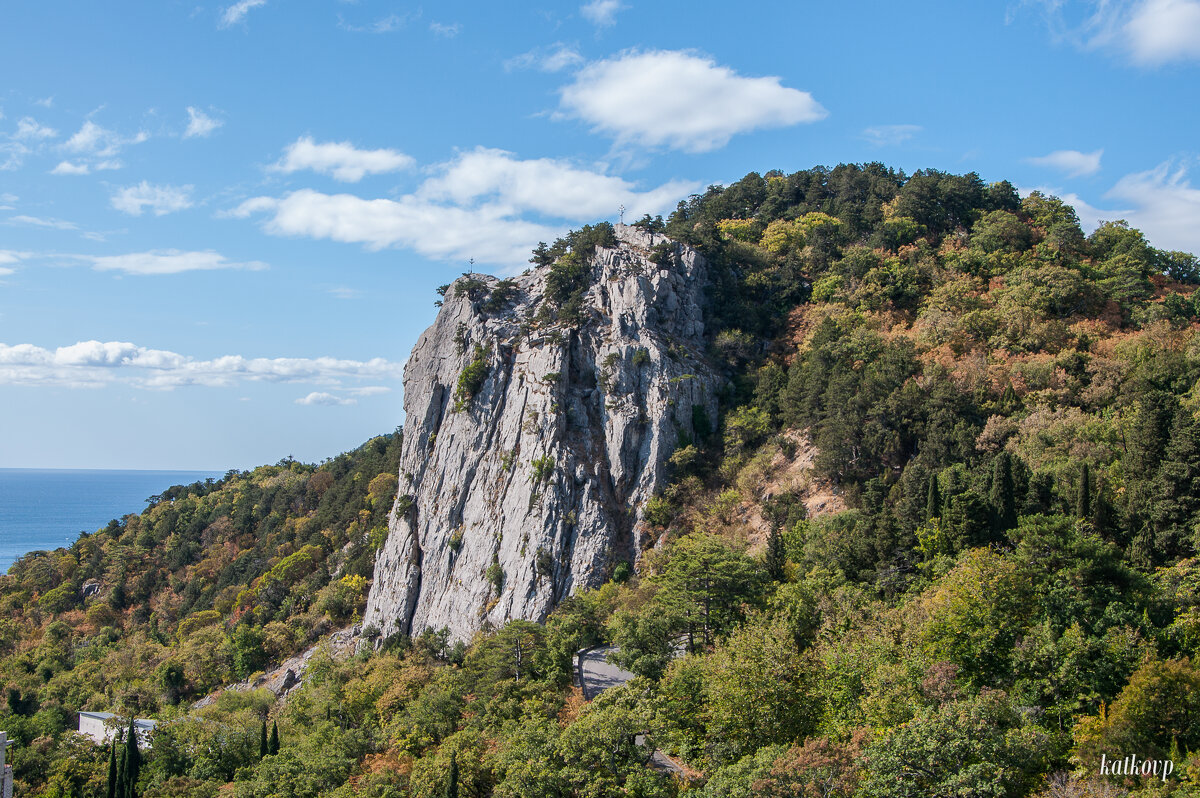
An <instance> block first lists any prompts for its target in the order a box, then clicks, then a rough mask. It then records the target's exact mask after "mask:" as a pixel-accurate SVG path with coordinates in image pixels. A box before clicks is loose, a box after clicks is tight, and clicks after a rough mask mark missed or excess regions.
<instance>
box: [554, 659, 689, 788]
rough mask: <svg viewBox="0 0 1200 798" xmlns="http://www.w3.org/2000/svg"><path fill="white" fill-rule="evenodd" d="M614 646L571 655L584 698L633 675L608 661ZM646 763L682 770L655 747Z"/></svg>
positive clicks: (640, 740) (642, 737)
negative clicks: (573, 657)
mask: <svg viewBox="0 0 1200 798" xmlns="http://www.w3.org/2000/svg"><path fill="white" fill-rule="evenodd" d="M616 650H617V648H616V646H599V647H597V648H585V649H584V650H583V651H580V652H579V653H578V654H576V655H575V668H576V677H577V678H578V680H579V689H580V690H582V691H583V698H584V700H585V701H591V700H592V699H594V698H595V697H596V696H598V695H600V694H601V693H603V692H604V691H605V690H607V689H608V688H610V687H620V686H621V685H623V684H625V682H627V681H629V680H630V679H632V678H634V677H635V676H636V675H637V674H635V673H630V672H629V671H627V670H625V669H624V668H618V667H617V666H616V665H613V664H612V663H611V662H609V661H608V655H609V654H611V653H613V652H614V651H616ZM634 742H635V743H637V744H638V745H642V744H644V742H645V735H641V734H639V735H638V736H637V739H636V740H635V741H634ZM649 765H650V767H652V768H654V769H655V770H659V771H662V772H664V773H680V774H682V773H683V768H682V767H680V765H679V764H678V763H677V762H675V760H673V759H671V758H670V757H669V756H667V755H666V754H664V753H663V752H662V751H659V750H657V749H656V750H655V751H654V753H653V754H651V755H650V762H649Z"/></svg>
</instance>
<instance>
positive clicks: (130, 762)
mask: <svg viewBox="0 0 1200 798" xmlns="http://www.w3.org/2000/svg"><path fill="white" fill-rule="evenodd" d="M124 771H125V795H124V796H122V798H137V795H138V793H137V786H138V776H139V775H141V771H142V752H141V749H139V748H138V735H137V726H135V725H134V719H133V718H132V717H131V718H130V719H129V729H128V731H126V733H125V767H124Z"/></svg>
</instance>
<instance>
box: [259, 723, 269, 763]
mask: <svg viewBox="0 0 1200 798" xmlns="http://www.w3.org/2000/svg"><path fill="white" fill-rule="evenodd" d="M259 732H260V733H259V735H258V758H259V759H262V758H263V757H264V756H266V755H267V754H268V753H270V749H269V748H268V747H267V722H266V721H265V720H264V721H263V722H262V729H260V730H259Z"/></svg>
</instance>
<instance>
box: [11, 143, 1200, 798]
mask: <svg viewBox="0 0 1200 798" xmlns="http://www.w3.org/2000/svg"><path fill="white" fill-rule="evenodd" d="M638 224H639V225H641V226H643V227H646V228H648V229H651V230H654V231H655V232H665V233H666V234H667V235H668V236H670V238H671V239H672V240H673V241H677V242H684V243H687V244H690V245H692V246H694V247H696V248H697V249H699V250H700V251H702V252H703V253H704V254H705V255H706V257H707V258H708V260H709V262H710V272H711V278H712V287H711V296H712V301H711V303H710V307H709V308H708V310H707V313H708V318H709V320H710V324H709V331H710V335H711V347H710V352H709V357H710V358H711V359H712V360H713V362H714V363H716V364H718V366H719V367H720V368H721V369H723V371H724V373H725V374H726V376H727V377H728V385H729V388H728V390H727V392H726V394H725V396H724V397H723V399H722V417H721V421H720V424H719V425H717V426H716V428H712V429H703V428H699V429H697V436H696V439H695V440H692V441H690V442H689V443H688V445H687V446H685V447H683V448H681V449H680V450H679V451H677V452H676V453H675V455H674V456H673V457H672V467H673V473H672V478H671V482H670V485H669V486H668V487H667V488H666V489H665V490H664V491H663V492H662V493H661V495H659V496H657V497H656V498H655V499H653V500H652V501H651V503H650V505H649V506H648V508H647V522H648V523H649V524H650V525H651V527H652V532H653V533H654V535H655V536H656V538H657V540H658V542H659V544H660V545H658V546H656V547H654V548H653V549H650V550H648V551H646V552H645V555H644V556H643V557H642V559H641V561H640V564H639V567H638V569H637V572H636V573H629V572H628V571H626V570H625V569H617V571H616V574H617V576H616V578H615V579H614V581H613V582H610V583H609V584H607V585H605V586H604V587H603V588H601V589H599V590H595V591H588V592H583V593H581V594H578V595H576V596H574V597H572V598H570V599H568V600H567V601H566V602H565V603H564V604H563V605H562V606H560V607H559V609H558V610H556V611H555V612H554V613H553V614H552V615H551V616H550V618H548V619H547V621H546V622H545V623H544V624H534V623H529V622H524V621H514V622H511V623H510V624H508V625H506V626H505V627H503V628H501V629H497V630H490V631H488V632H486V633H482V634H480V635H479V636H477V638H476V639H475V640H474V641H472V642H471V644H470V645H469V646H466V647H464V646H461V645H460V646H451V645H449V644H448V640H447V639H446V637H445V635H439V634H436V633H433V632H427V633H425V634H423V635H421V636H420V637H419V638H417V639H407V638H403V637H391V638H388V639H387V640H386V641H385V643H384V645H383V646H382V647H381V648H380V649H378V650H375V651H370V650H364V651H362V652H359V653H358V654H356V655H354V656H352V657H349V658H337V657H334V656H332V655H331V654H330V653H329V652H328V651H326V650H324V649H318V651H317V653H316V654H315V655H314V657H313V659H312V660H311V662H310V666H309V669H308V671H307V672H306V675H305V680H304V685H303V687H302V688H301V689H299V690H298V691H296V692H294V693H292V694H291V695H290V696H289V697H288V698H287V700H286V701H285V702H282V703H276V702H275V700H274V696H273V695H271V694H270V693H267V692H266V691H261V690H260V691H243V692H227V693H225V694H223V695H222V696H221V697H220V699H219V700H217V701H216V702H215V703H214V704H212V705H211V706H208V707H205V708H203V709H200V710H194V711H188V708H187V704H188V702H189V701H191V700H194V698H196V697H198V696H201V695H203V694H205V693H207V692H208V691H209V690H211V689H212V688H213V687H215V686H217V685H219V684H221V683H223V682H226V681H232V680H235V679H238V678H244V677H246V676H249V675H251V674H253V673H255V672H256V671H259V670H261V669H263V668H264V667H265V666H267V665H268V664H271V663H275V662H278V661H279V659H280V658H282V657H284V656H287V655H289V654H292V653H294V652H296V651H298V650H300V649H302V648H303V647H304V646H306V645H309V644H310V643H311V642H312V641H314V640H317V639H319V638H320V636H321V635H322V634H323V633H324V632H326V631H328V630H331V629H334V628H337V627H338V626H341V625H346V624H348V623H351V622H352V621H353V619H354V616H355V613H356V612H357V611H359V610H360V609H361V606H362V602H363V598H364V591H365V588H366V584H367V582H366V578H368V577H369V576H370V574H371V564H372V562H373V553H374V550H375V549H376V548H377V547H378V545H380V543H381V542H382V540H383V537H384V535H385V534H386V531H385V528H386V517H385V516H386V513H387V510H388V508H389V507H390V504H391V502H392V500H393V496H394V493H395V477H394V475H395V472H396V459H397V456H398V448H399V436H392V437H390V438H379V439H375V440H374V441H371V442H370V443H368V444H367V445H366V446H364V447H363V448H362V449H360V450H358V451H356V452H353V453H350V454H348V455H343V456H342V457H339V458H336V459H334V460H332V461H330V462H329V463H326V464H323V465H322V466H320V467H313V466H303V465H300V464H297V463H281V464H279V465H277V466H272V467H266V468H260V469H257V470H256V471H254V472H250V473H248V474H236V473H231V474H230V475H228V476H227V477H226V478H225V479H223V480H221V481H220V482H217V483H213V484H211V485H195V486H189V487H186V488H180V489H176V490H173V491H171V492H169V494H170V495H167V494H164V496H162V497H159V501H157V502H156V503H155V504H154V505H153V506H152V507H150V508H149V509H148V510H147V511H145V512H144V513H142V514H141V515H140V516H138V515H135V516H128V517H126V519H124V520H123V521H121V522H114V523H113V524H110V526H109V527H108V528H107V529H104V530H100V531H98V532H97V533H96V534H94V535H87V536H84V537H82V538H81V539H80V540H79V541H78V542H77V543H76V544H75V545H74V546H73V547H72V548H71V549H69V550H65V551H58V552H55V553H51V554H37V555H30V556H27V557H25V558H23V559H22V560H21V561H19V562H18V563H17V564H16V565H15V566H14V567H13V569H12V571H11V572H10V574H9V575H8V576H6V577H0V682H3V686H4V689H5V691H6V703H5V705H4V706H2V707H0V728H5V729H7V730H8V731H9V733H10V735H13V736H15V737H16V738H17V740H18V748H17V749H16V751H15V754H14V761H15V762H16V764H17V768H18V781H19V784H18V789H19V790H23V791H22V792H20V794H22V795H24V794H29V795H45V796H67V795H77V796H99V795H104V794H105V792H104V790H105V786H106V774H107V772H108V763H109V756H110V752H109V750H108V749H106V748H101V747H97V746H93V745H91V744H90V743H84V742H81V741H79V740H78V739H77V738H75V737H74V736H73V735H70V734H64V733H63V729H64V728H66V727H67V726H68V724H69V722H70V719H71V715H70V713H71V711H72V710H74V709H78V708H87V709H112V710H114V711H118V712H125V713H138V714H139V715H145V714H152V715H153V716H155V717H157V718H159V719H160V720H161V721H163V722H162V723H161V724H160V727H159V729H158V730H157V731H156V733H155V737H154V745H153V748H152V749H151V750H149V751H147V752H146V754H145V755H146V761H145V762H144V763H143V765H142V767H141V771H140V774H139V778H138V794H139V795H143V796H196V797H197V798H198V797H199V796H216V795H217V794H218V793H220V794H223V795H225V794H228V795H235V796H243V797H246V798H249V797H250V796H264V797H265V796H296V797H297V798H299V797H300V796H317V795H333V796H373V797H378V798H383V797H385V796H421V797H422V798H435V797H436V798H441V797H442V796H456V797H457V796H464V797H465V796H497V798H518V797H520V798H558V797H559V796H562V797H564V798H565V797H566V796H581V797H587V798H601V797H602V796H645V797H646V798H650V797H652V796H654V797H657V796H667V797H669V796H676V795H687V794H691V795H695V796H697V798H710V797H711V798H718V797H721V798H725V797H728V798H743V797H744V798H750V796H774V797H782V796H806V797H807V796H824V797H828V796H852V795H853V796H863V798H875V797H879V798H884V797H885V796H913V797H914V798H915V797H916V796H963V797H966V796H1023V795H1035V796H1045V797H1046V798H1050V797H1051V796H1054V797H1057V796H1117V795H1125V794H1136V795H1147V796H1149V795H1154V796H1160V795H1176V796H1192V795H1200V666H1197V665H1195V664H1193V663H1194V660H1195V658H1196V655H1197V653H1198V652H1197V649H1198V648H1200V562H1198V561H1197V560H1195V559H1194V558H1195V556H1196V548H1197V546H1198V545H1200V387H1197V385H1198V383H1200V295H1198V294H1197V293H1196V291H1195V288H1196V283H1197V281H1198V280H1200V263H1198V261H1197V259H1196V258H1195V257H1193V256H1191V255H1189V254H1185V253H1179V252H1166V251H1162V250H1158V249H1156V248H1154V247H1153V246H1152V245H1151V244H1150V243H1149V242H1147V241H1146V239H1145V238H1144V236H1143V235H1142V234H1141V233H1140V232H1138V231H1137V230H1134V229H1131V228H1130V227H1129V226H1128V225H1126V224H1124V223H1122V222H1109V223H1106V224H1103V225H1102V226H1101V227H1099V229H1097V230H1096V231H1095V232H1093V233H1092V234H1091V235H1085V234H1084V233H1083V231H1082V230H1081V229H1080V225H1079V222H1078V219H1077V218H1076V215H1075V212H1074V211H1073V210H1072V208H1071V207H1070V206H1069V205H1066V204H1064V203H1063V202H1061V201H1059V200H1057V199H1055V198H1053V197H1048V196H1043V195H1042V194H1039V193H1036V192H1035V193H1033V194H1031V195H1029V196H1028V197H1026V198H1024V199H1021V198H1020V197H1019V196H1018V194H1017V193H1016V191H1015V190H1014V189H1013V187H1012V186H1011V185H1009V184H1007V183H994V184H991V185H987V184H985V183H983V182H982V181H981V180H980V178H979V177H978V176H977V175H974V174H968V175H962V176H960V175H950V174H944V173H940V172H934V171H923V172H918V173H916V174H913V175H904V174H902V173H900V172H897V171H894V170H891V169H888V168H886V167H884V166H881V165H879V164H868V165H864V166H854V165H842V166H838V167H837V168H834V169H824V168H817V169H811V170H806V171H801V172H797V173H795V174H791V175H785V174H781V173H775V172H771V173H767V174H766V175H758V174H751V175H749V176H747V177H746V178H744V179H743V180H741V181H739V182H737V183H735V184H733V185H731V186H728V187H713V188H710V189H709V190H708V191H707V192H706V193H704V194H703V195H698V196H695V197H692V198H690V199H688V200H687V201H685V202H683V203H680V206H679V208H678V209H677V210H676V212H675V213H673V214H672V215H671V216H670V218H669V219H667V220H665V221H663V220H661V219H651V218H649V217H647V218H645V219H643V220H642V221H640V222H639V223H638ZM609 233H611V230H608V229H606V226H605V225H597V226H595V227H591V228H586V229H585V231H583V232H582V234H575V235H574V236H568V237H567V238H566V239H563V240H562V241H560V242H556V243H555V244H554V245H553V246H551V247H546V246H544V245H543V246H541V247H539V249H538V250H536V251H535V253H534V259H533V260H534V262H535V263H539V264H541V265H545V266H548V267H549V268H550V269H551V271H552V275H551V276H552V277H553V284H554V286H555V287H556V292H557V294H556V297H552V299H555V300H556V307H555V308H552V309H551V310H550V311H548V312H547V313H545V314H542V315H541V317H539V319H538V320H537V323H539V324H543V325H558V326H570V325H573V324H578V323H580V321H581V314H583V313H586V312H587V311H586V308H585V307H584V306H582V305H581V303H580V302H579V301H578V299H579V297H580V296H581V291H582V290H583V289H585V288H586V286H587V284H588V281H589V279H590V276H589V274H588V272H587V271H586V269H584V268H582V266H581V263H582V262H583V260H582V259H583V255H584V254H585V252H586V251H587V250H589V249H590V248H592V247H594V246H597V245H605V244H607V243H609V241H610V239H609V237H608V234H609ZM675 255H676V250H675V245H674V244H672V243H670V242H664V243H663V244H661V245H660V246H659V247H657V248H656V250H655V252H654V257H655V259H656V261H657V262H659V263H661V264H663V265H668V266H669V264H670V263H671V261H672V260H673V258H674V257H675ZM709 426H710V427H711V424H710V425H709ZM803 457H811V459H812V468H811V470H807V471H805V472H804V475H803V478H798V477H797V472H796V469H795V468H794V467H793V466H794V463H796V462H797V461H798V460H799V459H800V458H803ZM818 494H820V495H823V496H825V500H824V501H823V502H822V503H820V504H819V505H818V504H814V502H813V501H812V500H813V497H814V496H816V495H818ZM810 507H812V508H814V509H813V510H812V511H811V512H810V509H809V508H810ZM815 508H819V509H815ZM92 581H95V582H97V583H98V584H99V585H100V589H99V592H97V593H95V595H89V597H88V598H87V599H84V598H83V595H84V593H86V592H88V591H87V590H85V587H86V586H87V585H88V584H89V583H90V582H92ZM680 641H682V643H683V644H684V646H685V647H686V652H685V653H684V654H683V655H682V656H675V647H676V645H677V644H678V643H679V642H680ZM600 642H607V643H614V644H616V645H618V646H619V647H620V653H619V656H618V659H619V664H621V665H623V666H625V667H627V668H629V669H630V670H632V671H634V672H635V673H637V674H638V678H637V679H635V680H633V681H631V682H630V683H628V684H626V685H624V686H623V687H620V688H616V689H613V690H609V691H607V692H605V693H604V694H603V695H601V696H600V697H599V698H598V699H596V700H595V701H592V702H590V703H589V702H585V701H584V700H583V699H582V696H581V695H580V693H579V691H578V689H577V688H573V687H572V686H571V669H572V661H573V654H574V652H575V651H576V650H578V649H579V648H582V647H584V646H588V645H593V644H597V643H600ZM268 726H275V727H276V728H277V729H278V740H279V743H278V747H277V751H275V752H272V750H271V749H272V747H273V746H271V745H269V744H266V743H264V742H263V740H264V739H265V731H266V729H267V727H268ZM655 749H658V750H661V751H663V752H665V753H667V754H669V755H670V756H671V757H672V758H673V759H674V760H675V761H676V762H677V763H679V764H680V765H682V768H683V773H682V774H681V775H679V774H676V775H670V774H667V773H664V772H662V771H660V770H657V769H654V768H650V767H648V766H647V763H648V761H649V758H650V755H651V753H652V752H653V751H654V750H655ZM1102 755H1104V756H1105V757H1107V759H1108V760H1113V759H1121V758H1123V757H1127V756H1130V755H1136V756H1137V757H1138V758H1139V760H1166V759H1169V760H1171V761H1172V762H1173V768H1174V773H1173V774H1172V776H1171V777H1170V778H1169V779H1167V780H1165V781H1164V780H1163V779H1161V778H1160V777H1158V776H1151V777H1146V778H1142V777H1140V776H1139V777H1136V778H1135V777H1124V776H1112V775H1108V774H1101V773H1100V772H1099V771H1100V763H1101V756H1102Z"/></svg>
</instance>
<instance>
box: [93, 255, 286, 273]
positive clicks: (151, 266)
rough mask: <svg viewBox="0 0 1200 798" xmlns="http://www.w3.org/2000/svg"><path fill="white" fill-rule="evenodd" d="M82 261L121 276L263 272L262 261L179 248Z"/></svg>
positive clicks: (102, 270)
mask: <svg viewBox="0 0 1200 798" xmlns="http://www.w3.org/2000/svg"><path fill="white" fill-rule="evenodd" d="M77 257H78V258H80V259H81V260H86V261H90V262H91V263H92V265H93V268H94V269H95V270H96V271H100V272H122V273H123V274H137V275H157V274H181V273H183V272H194V271H212V270H215V269H249V270H252V271H258V270H261V269H266V268H268V267H267V264H265V263H263V262H261V261H256V260H253V261H245V262H237V261H231V260H229V259H228V258H226V257H225V256H224V255H222V254H221V253H219V252H214V251H213V250H211V249H207V250H202V251H199V252H183V251H180V250H178V249H156V250H150V251H149V252H131V253H128V254H126V255H87V256H84V255H80V256H77Z"/></svg>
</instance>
